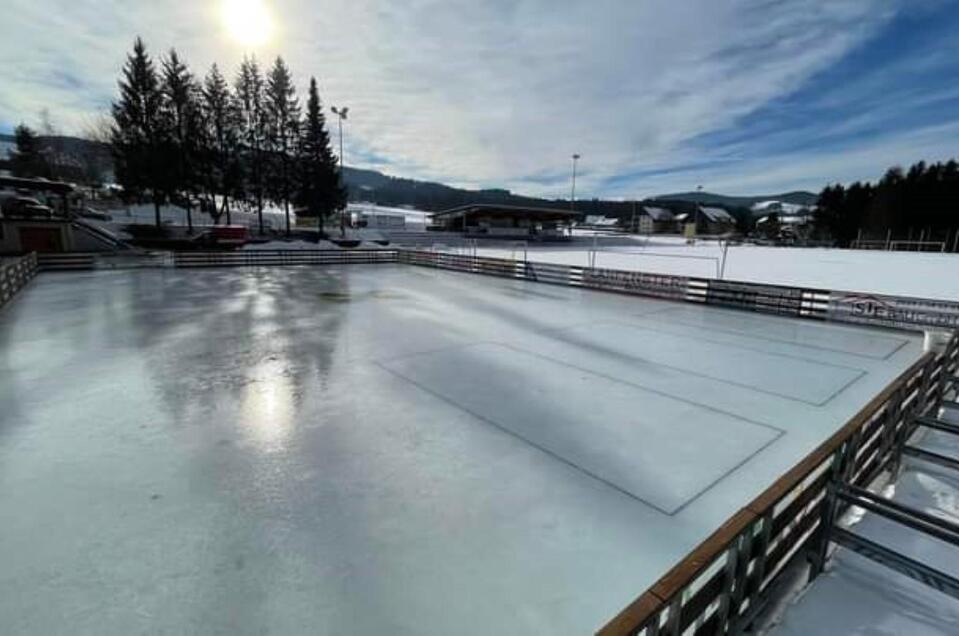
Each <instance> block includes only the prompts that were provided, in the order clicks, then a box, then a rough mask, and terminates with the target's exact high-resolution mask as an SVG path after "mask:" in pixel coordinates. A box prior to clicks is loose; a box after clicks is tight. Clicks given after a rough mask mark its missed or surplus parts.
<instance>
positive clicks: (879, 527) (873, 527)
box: [768, 410, 959, 636]
mask: <svg viewBox="0 0 959 636" xmlns="http://www.w3.org/2000/svg"><path fill="white" fill-rule="evenodd" d="M945 419H949V420H951V421H953V422H957V423H959V412H957V411H955V410H948V411H947V412H946V414H945ZM919 446H921V447H923V448H926V449H927V450H930V451H934V452H938V453H940V454H943V455H946V456H951V457H957V456H959V438H956V437H955V436H950V435H948V434H946V433H940V432H936V431H930V432H927V433H926V434H925V436H924V437H923V438H922V440H921V442H920V443H919ZM888 490H889V491H891V492H890V493H887V496H889V494H891V498H892V500H893V501H897V502H899V503H902V504H905V505H908V506H912V507H914V508H918V509H920V510H924V511H926V512H928V513H930V514H933V515H935V516H938V517H940V518H942V519H945V520H947V521H951V522H952V523H954V524H959V474H956V472H955V471H949V470H947V469H945V468H939V467H937V466H935V465H933V464H929V463H927V462H921V461H919V460H912V459H909V458H906V459H905V460H904V469H903V472H902V474H901V475H900V477H899V479H898V481H897V482H896V483H895V484H894V485H893V486H890V488H889V489H888ZM853 531H854V532H856V533H857V534H861V535H863V536H865V537H867V538H869V539H872V540H873V541H876V542H878V543H881V544H883V545H887V546H889V547H893V548H895V549H896V550H899V551H901V552H903V553H904V554H906V555H908V556H911V557H913V558H915V559H918V560H919V561H921V562H922V563H926V564H928V565H931V566H933V567H935V568H937V569H939V570H942V571H944V572H946V573H948V574H951V575H952V576H959V559H957V558H956V548H955V547H953V546H950V545H948V544H944V543H942V542H940V541H938V540H936V539H932V538H930V537H928V536H925V535H923V534H921V533H919V532H917V531H915V530H910V529H908V528H905V527H903V526H901V525H897V524H894V523H893V522H890V521H887V520H884V519H882V518H880V517H877V516H876V515H872V514H869V513H865V514H864V515H861V521H859V522H858V523H856V524H855V525H853ZM780 620H781V621H782V622H781V624H779V625H778V627H777V628H775V629H771V630H769V632H768V633H770V634H772V635H773V636H806V635H807V634H877V635H878V634H883V635H887V634H888V635H902V636H952V635H954V634H955V633H956V626H957V625H959V601H956V600H955V599H953V598H952V597H950V596H947V595H945V594H942V593H940V592H937V591H935V590H933V589H932V588H929V587H927V586H924V585H922V584H921V583H918V582H917V581H914V580H912V579H910V578H908V577H906V576H904V575H901V574H898V573H896V572H894V571H892V570H890V569H888V568H885V567H883V566H881V565H879V564H877V563H874V562H873V561H870V560H869V559H866V558H865V557H862V556H860V555H858V554H856V553H854V552H851V551H849V550H845V549H843V548H838V549H837V551H836V553H835V554H834V556H833V559H832V562H831V563H830V564H829V567H828V569H827V571H826V572H825V573H824V574H823V575H822V576H820V577H819V578H818V579H816V581H815V583H814V584H813V585H812V586H810V587H809V588H807V589H806V590H805V591H804V592H803V593H802V594H801V595H800V596H798V597H797V598H796V599H795V600H794V601H793V603H792V604H791V605H790V606H789V607H787V609H786V611H785V614H784V615H783V616H782V618H781V619H780Z"/></svg>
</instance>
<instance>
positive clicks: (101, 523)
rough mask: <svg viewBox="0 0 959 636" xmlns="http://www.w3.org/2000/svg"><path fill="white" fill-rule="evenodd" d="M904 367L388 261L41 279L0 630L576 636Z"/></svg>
mask: <svg viewBox="0 0 959 636" xmlns="http://www.w3.org/2000/svg"><path fill="white" fill-rule="evenodd" d="M713 325H715V329H713ZM920 351H921V337H919V336H917V335H915V334H910V333H906V332H891V331H882V330H880V331H877V330H870V329H864V328H858V327H848V326H834V325H825V324H816V323H800V322H797V321H793V320H789V319H786V318H780V317H766V316H760V315H753V314H745V313H740V312H735V311H732V310H717V309H711V308H707V307H703V306H695V305H678V304H673V303H668V302H664V301H659V300H652V299H644V298H634V297H628V296H624V295H616V294H605V293H600V292H591V291H584V290H578V289H573V288H565V287H557V286H548V285H543V284H537V283H530V282H525V281H513V280H502V279H495V278H488V277H482V276H475V275H466V274H457V273H452V272H443V271H438V270H432V269H427V268H415V267H410V266H402V265H354V266H344V267H307V268H257V269H245V270H240V269H217V270H203V271H196V270H137V271H103V272H92V273H71V274H42V275H41V276H40V277H39V278H38V279H37V280H35V281H34V282H33V283H31V285H29V286H28V287H27V288H26V289H25V290H24V291H23V292H22V293H21V294H20V295H19V296H18V297H17V298H16V299H15V301H14V302H13V303H11V304H9V305H8V306H6V307H4V308H3V310H2V311H0V510H2V511H3V531H2V532H0V563H2V564H3V567H2V568H0V632H2V633H4V634H24V633H29V634H49V633H65V632H66V633H72V634H98V635H99V634H130V633H143V632H149V633H230V634H237V633H241V634H242V633H249V634H253V633H329V634H346V633H349V634H370V633H391V634H450V633H466V634H470V633H477V634H479V633H483V634H487V633H521V632H526V633H545V632H549V633H556V634H582V633H588V632H591V631H593V630H595V629H596V628H597V627H599V626H600V625H601V624H603V623H604V622H605V621H606V620H607V619H609V618H610V617H611V616H613V615H614V614H615V613H616V612H618V611H619V610H620V609H621V608H622V607H623V606H625V605H626V604H627V603H628V602H630V601H631V600H632V599H633V598H634V597H635V596H636V595H637V594H638V593H639V592H641V591H642V590H644V589H645V588H646V587H648V586H649V585H650V584H651V583H652V582H654V581H655V580H656V579H657V578H658V577H659V576H660V575H661V574H662V573H663V572H664V571H665V570H667V569H668V568H669V567H670V566H672V565H673V564H674V563H675V562H676V561H677V560H679V559H680V558H682V557H683V556H684V555H685V554H686V553H687V552H688V551H689V550H690V549H691V548H692V547H694V546H695V545H696V544H697V543H698V542H699V541H701V540H702V539H703V538H704V537H706V536H707V535H708V534H710V533H711V532H712V531H713V530H714V529H715V528H716V527H717V526H718V525H719V524H720V523H722V522H723V521H724V520H725V519H726V518H728V517H729V516H730V515H731V514H732V513H733V512H734V511H735V510H736V509H738V508H739V507H740V506H742V505H743V504H744V503H746V502H747V501H748V500H749V499H751V498H752V497H753V496H755V495H756V494H757V493H759V492H760V491H761V490H762V489H763V488H765V487H766V486H768V485H769V484H770V483H771V482H772V481H773V480H775V479H776V478H777V477H778V476H779V475H780V474H781V473H782V472H784V471H785V470H786V469H787V468H788V467H790V466H791V465H792V464H794V463H795V462H796V461H797V460H798V459H799V458H801V457H802V456H804V455H805V454H806V453H808V452H809V451H810V450H811V449H812V448H814V447H815V446H817V445H818V444H819V443H821V442H822V440H823V439H825V438H826V437H827V436H828V435H829V434H831V433H832V432H834V431H835V430H836V429H838V428H839V427H840V426H841V425H842V423H843V422H845V421H846V420H847V419H848V418H849V417H851V416H852V415H853V414H854V413H855V412H856V411H858V410H859V409H860V408H861V407H862V405H863V404H865V403H866V402H867V401H868V400H869V399H870V398H871V397H872V396H873V395H874V394H875V393H876V392H877V391H879V390H880V389H881V388H882V387H883V386H885V385H886V384H888V383H889V382H890V381H891V380H892V379H893V378H894V377H895V376H896V375H898V374H899V373H900V372H901V371H902V370H903V369H905V368H906V367H907V366H908V365H909V364H910V363H911V362H912V361H914V360H915V359H916V358H917V357H918V355H919V354H920Z"/></svg>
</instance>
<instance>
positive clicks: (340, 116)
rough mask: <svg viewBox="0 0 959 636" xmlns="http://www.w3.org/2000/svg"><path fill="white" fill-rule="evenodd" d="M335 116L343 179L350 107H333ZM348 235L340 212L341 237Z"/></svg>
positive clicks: (342, 214)
mask: <svg viewBox="0 0 959 636" xmlns="http://www.w3.org/2000/svg"><path fill="white" fill-rule="evenodd" d="M331 110H332V111H333V114H334V115H336V117H337V124H338V125H339V130H340V177H341V178H344V180H345V177H343V166H344V164H343V120H344V119H346V114H347V113H348V112H349V111H350V108H349V107H348V106H343V107H342V108H337V107H336V106H333V107H332V108H331ZM345 235H346V217H345V216H344V213H343V212H340V236H345Z"/></svg>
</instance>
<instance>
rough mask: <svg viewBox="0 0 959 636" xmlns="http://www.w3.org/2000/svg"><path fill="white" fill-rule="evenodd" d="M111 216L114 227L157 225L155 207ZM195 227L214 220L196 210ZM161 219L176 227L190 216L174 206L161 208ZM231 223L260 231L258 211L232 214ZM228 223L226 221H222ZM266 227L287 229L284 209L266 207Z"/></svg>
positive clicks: (138, 207)
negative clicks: (116, 225) (155, 222)
mask: <svg viewBox="0 0 959 636" xmlns="http://www.w3.org/2000/svg"><path fill="white" fill-rule="evenodd" d="M104 212H106V213H107V214H109V215H110V217H111V219H112V223H115V224H147V225H152V224H153V223H154V221H155V216H154V215H155V211H154V207H153V204H152V203H142V204H135V205H128V206H123V207H120V208H113V209H109V210H104ZM192 216H193V224H194V225H213V219H212V218H211V217H210V215H208V214H206V213H205V212H201V211H200V210H198V209H195V210H193V212H192ZM160 217H161V219H162V220H163V222H165V223H174V224H177V225H186V224H187V212H186V209H185V208H181V207H178V206H175V205H163V206H160ZM230 221H231V223H232V224H234V225H246V226H248V227H252V228H256V227H258V223H259V217H258V216H257V213H256V212H255V211H253V212H250V211H244V210H231V211H230ZM221 222H223V223H225V222H226V217H225V216H224V217H223V218H222V219H221ZM263 222H264V225H266V226H269V227H272V228H273V229H276V230H280V229H283V228H285V227H286V216H285V215H284V213H283V209H282V208H279V207H277V206H275V205H271V204H266V205H265V206H264V208H263ZM290 223H291V224H293V225H295V224H296V215H295V214H294V213H293V212H292V211H291V212H290Z"/></svg>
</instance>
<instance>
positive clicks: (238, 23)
mask: <svg viewBox="0 0 959 636" xmlns="http://www.w3.org/2000/svg"><path fill="white" fill-rule="evenodd" d="M222 7H223V11H222V16H223V24H224V26H225V27H226V30H227V32H228V33H229V34H230V37H232V38H233V39H234V40H236V41H237V42H239V43H240V44H243V45H245V46H258V45H260V44H264V43H265V42H266V41H267V40H268V39H269V38H270V34H271V33H272V31H273V18H272V16H271V15H270V10H269V8H268V7H267V6H266V3H265V2H264V1H263V0H223V4H222Z"/></svg>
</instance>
